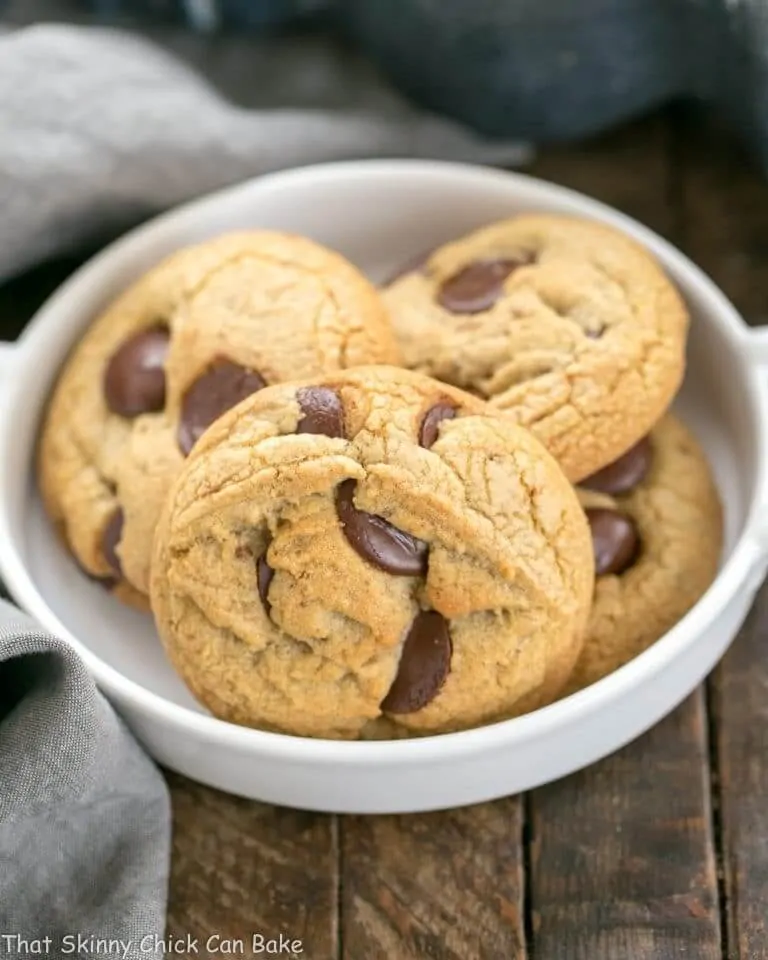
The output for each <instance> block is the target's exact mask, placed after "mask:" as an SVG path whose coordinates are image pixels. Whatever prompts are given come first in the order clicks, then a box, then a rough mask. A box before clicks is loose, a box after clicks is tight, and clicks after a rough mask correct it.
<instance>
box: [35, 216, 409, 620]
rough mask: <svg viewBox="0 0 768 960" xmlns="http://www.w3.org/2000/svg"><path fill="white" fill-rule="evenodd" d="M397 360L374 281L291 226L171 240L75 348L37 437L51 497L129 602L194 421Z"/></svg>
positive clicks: (145, 576) (100, 574) (80, 555)
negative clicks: (306, 381)
mask: <svg viewBox="0 0 768 960" xmlns="http://www.w3.org/2000/svg"><path fill="white" fill-rule="evenodd" d="M398 359H399V354H398V350H397V347H396V344H395V342H394V338H393V335H392V332H391V327H390V325H389V322H388V319H387V317H386V312H385V310H384V308H383V306H382V303H381V300H380V298H379V296H378V293H377V292H376V290H375V289H374V288H373V287H372V286H371V285H370V284H369V283H368V281H367V280H366V279H365V278H364V277H363V276H362V275H361V274H360V273H358V271H357V270H356V269H355V268H354V267H352V266H351V264H349V263H348V262H347V261H346V260H344V259H343V258H342V257H340V256H339V255H338V254H336V253H333V252H331V251H330V250H326V249H325V248H323V247H321V246H318V244H316V243H313V242H312V241H311V240H307V239H304V238H302V237H296V236H289V235H286V234H279V233H271V232H260V231H259V232H257V231H254V232H251V233H234V234H228V235H225V236H222V237H219V238H217V239H214V240H210V241H208V242H206V243H202V244H200V245H198V246H194V247H190V248H187V249H184V250H181V251H179V252H177V253H175V254H174V255H173V256H171V257H169V258H168V259H167V260H165V261H164V262H163V263H161V264H160V265H159V266H158V267H156V268H155V269H154V270H152V271H151V272H149V273H148V274H147V275H146V276H144V277H142V278H141V279H140V280H139V281H138V282H136V283H135V284H134V285H133V286H132V287H130V289H128V290H127V291H126V292H125V293H124V294H123V295H122V296H121V297H120V298H119V299H118V300H117V301H116V302H115V303H114V304H112V305H111V306H110V307H109V308H108V309H107V310H106V312H105V313H104V314H103V315H102V316H101V317H100V318H99V319H97V320H96V322H95V323H94V324H93V326H92V327H91V328H90V329H89V330H88V332H87V333H86V335H85V336H84V337H83V339H82V341H81V342H80V343H79V345H78V346H77V347H76V348H75V350H74V352H73V353H72V355H71V356H70V358H69V360H68V361H67V364H66V366H65V368H64V370H63V372H62V374H61V378H60V380H59V383H58V385H57V386H56V389H55V392H54V394H53V398H52V401H51V404H50V408H49V411H48V414H47V418H46V421H45V425H44V429H43V434H42V441H41V447H40V459H39V462H40V483H41V487H42V492H43V497H44V500H45V504H46V506H47V509H48V512H49V513H50V515H51V517H52V518H53V520H54V521H55V523H56V524H57V525H58V526H59V527H60V529H61V531H62V533H63V535H64V537H65V539H66V542H67V543H68V544H69V547H70V548H71V550H72V552H73V553H74V555H75V557H76V559H77V561H78V562H79V563H80V565H81V566H82V567H83V569H84V570H85V571H86V572H87V573H88V574H90V575H91V576H94V577H96V578H100V579H103V580H104V581H105V583H106V584H107V585H113V584H114V582H115V581H117V587H116V588H115V592H116V593H117V595H118V596H120V597H121V598H122V599H127V600H129V601H133V602H135V603H137V604H139V605H141V604H142V603H145V602H146V601H145V600H144V597H143V595H145V594H146V593H147V592H148V589H149V564H150V557H151V543H152V536H153V533H154V529H155V526H156V523H157V519H158V515H159V512H160V508H161V505H162V501H163V499H164V497H165V494H166V492H167V489H168V486H169V484H170V482H171V480H172V479H173V477H174V476H175V474H176V473H177V472H178V470H179V469H180V468H181V466H182V464H183V462H184V458H185V456H186V455H187V454H188V453H189V451H190V450H191V448H192V446H193V445H194V443H195V442H196V441H197V439H198V437H199V436H200V435H201V434H202V432H203V431H204V430H205V428H206V427H207V426H208V425H209V424H210V423H211V422H212V421H213V420H215V419H216V417H217V416H219V415H220V414H221V413H223V412H224V411H225V410H227V409H228V408H229V407H231V406H233V405H234V404H235V403H237V402H238V401H239V400H242V399H243V398H244V397H245V396H248V395H249V394H251V393H253V392H254V391H256V390H260V389H261V388H262V387H264V386H265V385H267V384H270V383H276V382H282V381H285V380H289V379H293V378H301V377H311V376H320V375H322V374H325V373H329V372H331V371H333V370H339V369H343V368H345V367H351V366H356V365H359V364H365V363H392V362H397V361H398Z"/></svg>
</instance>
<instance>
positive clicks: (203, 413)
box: [178, 358, 267, 456]
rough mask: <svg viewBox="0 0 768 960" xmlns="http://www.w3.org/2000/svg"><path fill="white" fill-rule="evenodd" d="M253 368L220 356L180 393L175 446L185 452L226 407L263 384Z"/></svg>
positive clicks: (188, 450) (260, 387)
mask: <svg viewBox="0 0 768 960" xmlns="http://www.w3.org/2000/svg"><path fill="white" fill-rule="evenodd" d="M266 385H267V384H266V381H265V380H263V379H262V377H261V376H260V375H259V374H258V373H256V372H255V371H254V370H248V369H246V368H245V367H241V366H240V364H239V363H232V361H231V360H225V359H223V358H220V359H218V360H215V361H214V362H213V363H212V364H211V366H210V367H209V368H208V369H207V370H206V372H205V373H204V374H202V376H200V377H198V378H197V380H195V382H194V383H193V384H192V386H191V387H190V388H189V389H188V390H187V392H186V393H185V394H184V399H183V400H182V402H181V419H180V421H179V433H178V441H179V449H180V450H181V452H182V453H183V454H184V456H186V455H187V454H188V453H189V452H190V450H191V449H192V447H194V445H195V444H196V443H197V441H198V440H199V439H200V437H201V436H202V435H203V434H204V433H205V431H206V430H207V429H208V427H210V425H211V424H212V423H213V422H214V420H218V419H219V417H220V416H222V414H224V413H226V412H227V410H229V409H231V408H232V407H234V406H236V405H237V404H238V403H240V401H241V400H245V398H246V397H249V396H250V395H251V394H252V393H256V391H257V390H261V389H262V388H263V387H265V386H266Z"/></svg>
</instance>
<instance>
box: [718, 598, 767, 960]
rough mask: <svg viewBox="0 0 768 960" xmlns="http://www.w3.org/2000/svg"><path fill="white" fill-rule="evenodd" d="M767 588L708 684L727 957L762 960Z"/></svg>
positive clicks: (764, 941)
mask: <svg viewBox="0 0 768 960" xmlns="http://www.w3.org/2000/svg"><path fill="white" fill-rule="evenodd" d="M766 634H768V585H766V586H764V587H763V588H762V590H761V591H760V593H759V594H758V597H757V601H756V603H755V606H754V607H753V609H752V612H751V613H750V616H749V619H748V620H747V623H746V624H745V627H744V629H743V630H742V632H741V634H740V635H739V638H738V640H737V641H736V643H735V644H734V645H733V647H732V648H731V650H730V651H729V652H728V653H727V654H726V656H725V659H724V660H723V663H722V665H721V667H720V668H719V670H718V671H717V673H716V675H715V677H714V678H713V681H712V697H711V703H712V708H713V711H714V715H715V719H716V722H717V743H716V746H717V762H718V767H719V789H720V820H721V824H722V844H723V852H722V857H723V872H724V883H725V892H726V901H727V918H728V920H727V926H728V957H729V960H730V958H733V960H737V958H738V960H763V958H767V957H768V803H766V797H768V737H767V735H766V731H768V659H767V658H766V650H765V640H766Z"/></svg>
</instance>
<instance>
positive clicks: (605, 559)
mask: <svg viewBox="0 0 768 960" xmlns="http://www.w3.org/2000/svg"><path fill="white" fill-rule="evenodd" d="M586 514H587V520H588V521H589V526H590V528H591V530H592V546H593V548H594V551H595V573H596V574H597V576H598V577H602V576H604V575H605V574H607V573H614V574H620V573H624V571H625V570H628V569H629V568H630V567H631V566H632V564H633V563H634V562H635V560H636V559H637V556H638V553H639V550H640V536H639V534H638V532H637V527H636V526H635V524H634V521H632V520H631V519H630V518H629V517H628V516H626V514H623V513H619V511H618V510H610V509H607V508H605V507H590V508H589V509H588V510H587V511H586Z"/></svg>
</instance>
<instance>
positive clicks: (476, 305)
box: [437, 257, 530, 313]
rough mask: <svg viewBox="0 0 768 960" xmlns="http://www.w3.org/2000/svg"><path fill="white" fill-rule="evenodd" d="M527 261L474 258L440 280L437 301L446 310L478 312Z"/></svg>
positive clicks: (485, 307) (489, 306)
mask: <svg viewBox="0 0 768 960" xmlns="http://www.w3.org/2000/svg"><path fill="white" fill-rule="evenodd" d="M528 262H530V261H526V260H519V259H518V260H511V259H502V258H500V257H497V258H495V259H493V260H475V261H474V262H473V263H469V264H467V266H466V267H463V268H462V269H461V270H459V272H458V273H454V275H453V276H452V277H448V279H447V280H445V281H443V284H442V286H441V287H440V289H439V290H438V291H437V302H438V303H439V304H440V306H441V307H443V308H444V309H445V310H448V311H449V312H450V313H482V312H483V310H490V308H491V307H492V306H493V305H494V303H496V301H497V300H498V299H499V297H500V296H501V293H502V290H503V289H504V281H505V280H506V279H507V277H508V276H509V275H510V274H511V273H512V272H513V271H515V270H516V269H517V268H518V267H522V266H525V265H526V263H528Z"/></svg>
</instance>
